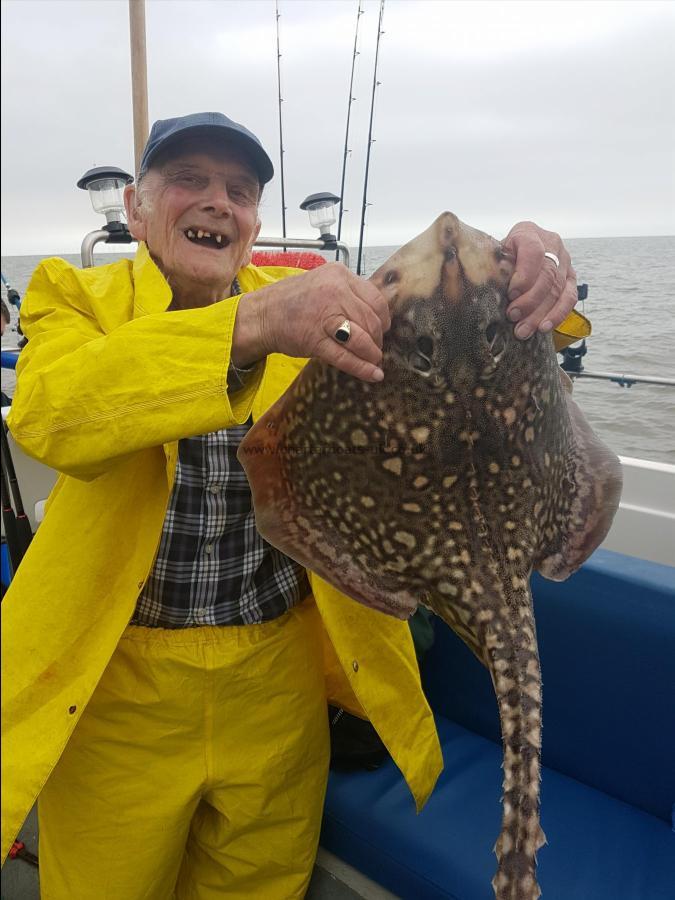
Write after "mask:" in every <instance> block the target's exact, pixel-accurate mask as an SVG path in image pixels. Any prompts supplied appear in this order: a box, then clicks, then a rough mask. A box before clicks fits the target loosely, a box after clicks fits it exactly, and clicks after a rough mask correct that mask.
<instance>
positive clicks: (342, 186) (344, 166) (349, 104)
mask: <svg viewBox="0 0 675 900" xmlns="http://www.w3.org/2000/svg"><path fill="white" fill-rule="evenodd" d="M358 7H359V8H358V12H357V13H356V30H355V31H354V52H353V54H352V71H351V75H350V76H349V100H348V101H347V125H346V127H345V151H344V155H343V157H342V180H341V182H340V197H342V198H343V200H342V203H340V212H339V214H338V223H337V239H338V241H339V240H340V235H341V233H342V215H343V213H344V196H345V176H346V174H347V155H348V154H349V147H348V145H349V119H350V116H351V112H352V102H353V101H354V100H356V97H353V96H352V90H353V87H354V69H355V67H356V57H357V56H358V55H359V51H358V50H357V49H356V47H357V42H358V39H359V21H360V19H361V16H362V15H363V10H362V9H361V0H358ZM338 255H339V254H338V251H336V252H335V258H336V259H337V258H338Z"/></svg>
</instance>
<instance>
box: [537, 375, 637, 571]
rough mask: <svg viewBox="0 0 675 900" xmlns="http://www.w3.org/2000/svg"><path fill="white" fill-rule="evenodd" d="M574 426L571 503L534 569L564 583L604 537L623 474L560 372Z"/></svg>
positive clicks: (568, 481)
mask: <svg viewBox="0 0 675 900" xmlns="http://www.w3.org/2000/svg"><path fill="white" fill-rule="evenodd" d="M560 377H561V381H562V383H563V387H564V388H565V391H564V393H565V401H566V403H567V411H568V413H569V417H570V422H571V426H572V430H573V435H574V440H573V446H574V450H573V451H572V457H571V458H570V460H569V476H568V479H567V480H566V481H567V490H569V492H570V494H571V501H570V502H569V504H568V506H567V508H568V513H567V518H566V521H565V522H564V523H563V527H562V529H561V531H560V533H559V535H558V537H557V538H556V539H555V540H554V541H553V542H552V543H551V544H550V545H549V546H548V547H546V548H545V549H544V551H543V554H542V555H541V556H540V557H539V559H538V560H537V561H536V563H535V568H536V569H537V570H538V571H539V572H540V573H541V574H542V575H543V576H544V577H545V578H550V579H551V580H553V581H564V580H565V578H568V577H569V576H570V575H571V574H572V573H573V572H575V571H576V570H577V569H578V568H579V566H580V565H581V564H582V563H583V562H584V561H585V560H586V559H588V557H589V556H590V555H591V553H592V552H593V551H594V550H595V549H596V548H597V547H598V546H599V545H600V544H601V543H602V542H603V541H604V539H605V537H606V536H607V532H608V531H609V529H610V528H611V525H612V521H613V519H614V515H615V513H616V511H617V509H618V507H619V500H620V499H621V488H622V484H623V476H622V472H621V463H620V462H619V458H618V457H617V456H616V454H614V453H612V451H611V450H610V449H609V447H607V446H606V444H604V443H603V442H602V441H601V440H600V438H599V437H598V436H597V435H596V434H595V433H594V431H593V429H592V428H591V426H590V425H589V424H588V422H587V421H586V417H585V416H584V414H583V413H582V412H581V410H580V409H579V407H578V406H577V404H576V403H575V401H574V400H573V399H572V383H571V381H570V379H569V377H568V376H567V375H566V374H565V373H564V372H563V371H562V369H561V370H560Z"/></svg>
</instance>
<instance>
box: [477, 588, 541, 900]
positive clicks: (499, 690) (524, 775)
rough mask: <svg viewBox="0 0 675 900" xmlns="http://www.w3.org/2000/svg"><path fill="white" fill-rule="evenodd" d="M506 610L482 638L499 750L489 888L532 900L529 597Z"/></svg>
mask: <svg viewBox="0 0 675 900" xmlns="http://www.w3.org/2000/svg"><path fill="white" fill-rule="evenodd" d="M525 585H527V582H525ZM525 589H527V590H528V593H529V589H528V588H525ZM512 609H514V610H515V609H517V612H515V611H514V615H515V616H516V617H517V618H516V621H512V622H509V623H504V631H501V632H497V633H493V634H492V635H490V636H489V637H488V655H489V668H490V671H491V674H492V679H493V682H494V686H495V692H496V694H497V703H498V705H499V717H500V720H501V728H502V741H503V747H504V766H503V768H504V795H503V815H502V829H501V832H500V835H499V838H498V839H497V843H496V844H495V853H496V854H497V860H498V867H497V874H496V875H495V877H494V879H493V881H492V886H493V887H494V890H495V896H496V898H497V900H537V898H538V897H539V896H540V894H541V891H540V889H539V885H538V884H537V878H536V852H537V850H538V849H539V848H540V847H541V846H542V844H544V843H545V842H546V838H545V836H544V832H543V831H542V829H541V825H540V823H539V788H540V779H541V670H540V667H539V653H538V650H537V639H536V633H535V626H534V616H533V613H532V600H531V597H529V602H528V603H524V602H523V603H522V604H518V605H517V606H515V607H512Z"/></svg>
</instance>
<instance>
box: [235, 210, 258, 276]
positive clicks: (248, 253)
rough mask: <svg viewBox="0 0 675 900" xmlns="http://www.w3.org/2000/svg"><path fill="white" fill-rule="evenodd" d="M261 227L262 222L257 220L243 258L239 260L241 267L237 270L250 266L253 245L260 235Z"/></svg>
mask: <svg viewBox="0 0 675 900" xmlns="http://www.w3.org/2000/svg"><path fill="white" fill-rule="evenodd" d="M261 226H262V222H261V221H260V219H258V220H257V221H256V223H255V228H254V229H253V234H252V235H251V240H250V241H249V242H248V246H247V248H246V250H245V251H244V256H243V257H242V260H241V266H240V267H239V268H241V269H243V268H244V266H250V265H251V257H252V255H253V245H254V244H255V242H256V241H257V240H258V235H259V234H260V228H261Z"/></svg>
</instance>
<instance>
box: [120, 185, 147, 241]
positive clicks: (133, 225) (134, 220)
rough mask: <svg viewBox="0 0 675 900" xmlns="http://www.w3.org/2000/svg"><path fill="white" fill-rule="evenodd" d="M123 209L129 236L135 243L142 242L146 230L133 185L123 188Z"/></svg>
mask: <svg viewBox="0 0 675 900" xmlns="http://www.w3.org/2000/svg"><path fill="white" fill-rule="evenodd" d="M124 209H125V211H126V214H127V223H128V225H129V231H130V232H131V236H132V237H133V238H135V239H136V240H137V241H144V240H145V239H146V237H147V229H146V226H145V220H144V219H143V215H142V213H141V209H140V206H139V205H138V202H137V196H136V185H135V184H128V185H127V186H126V187H125V188H124Z"/></svg>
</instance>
